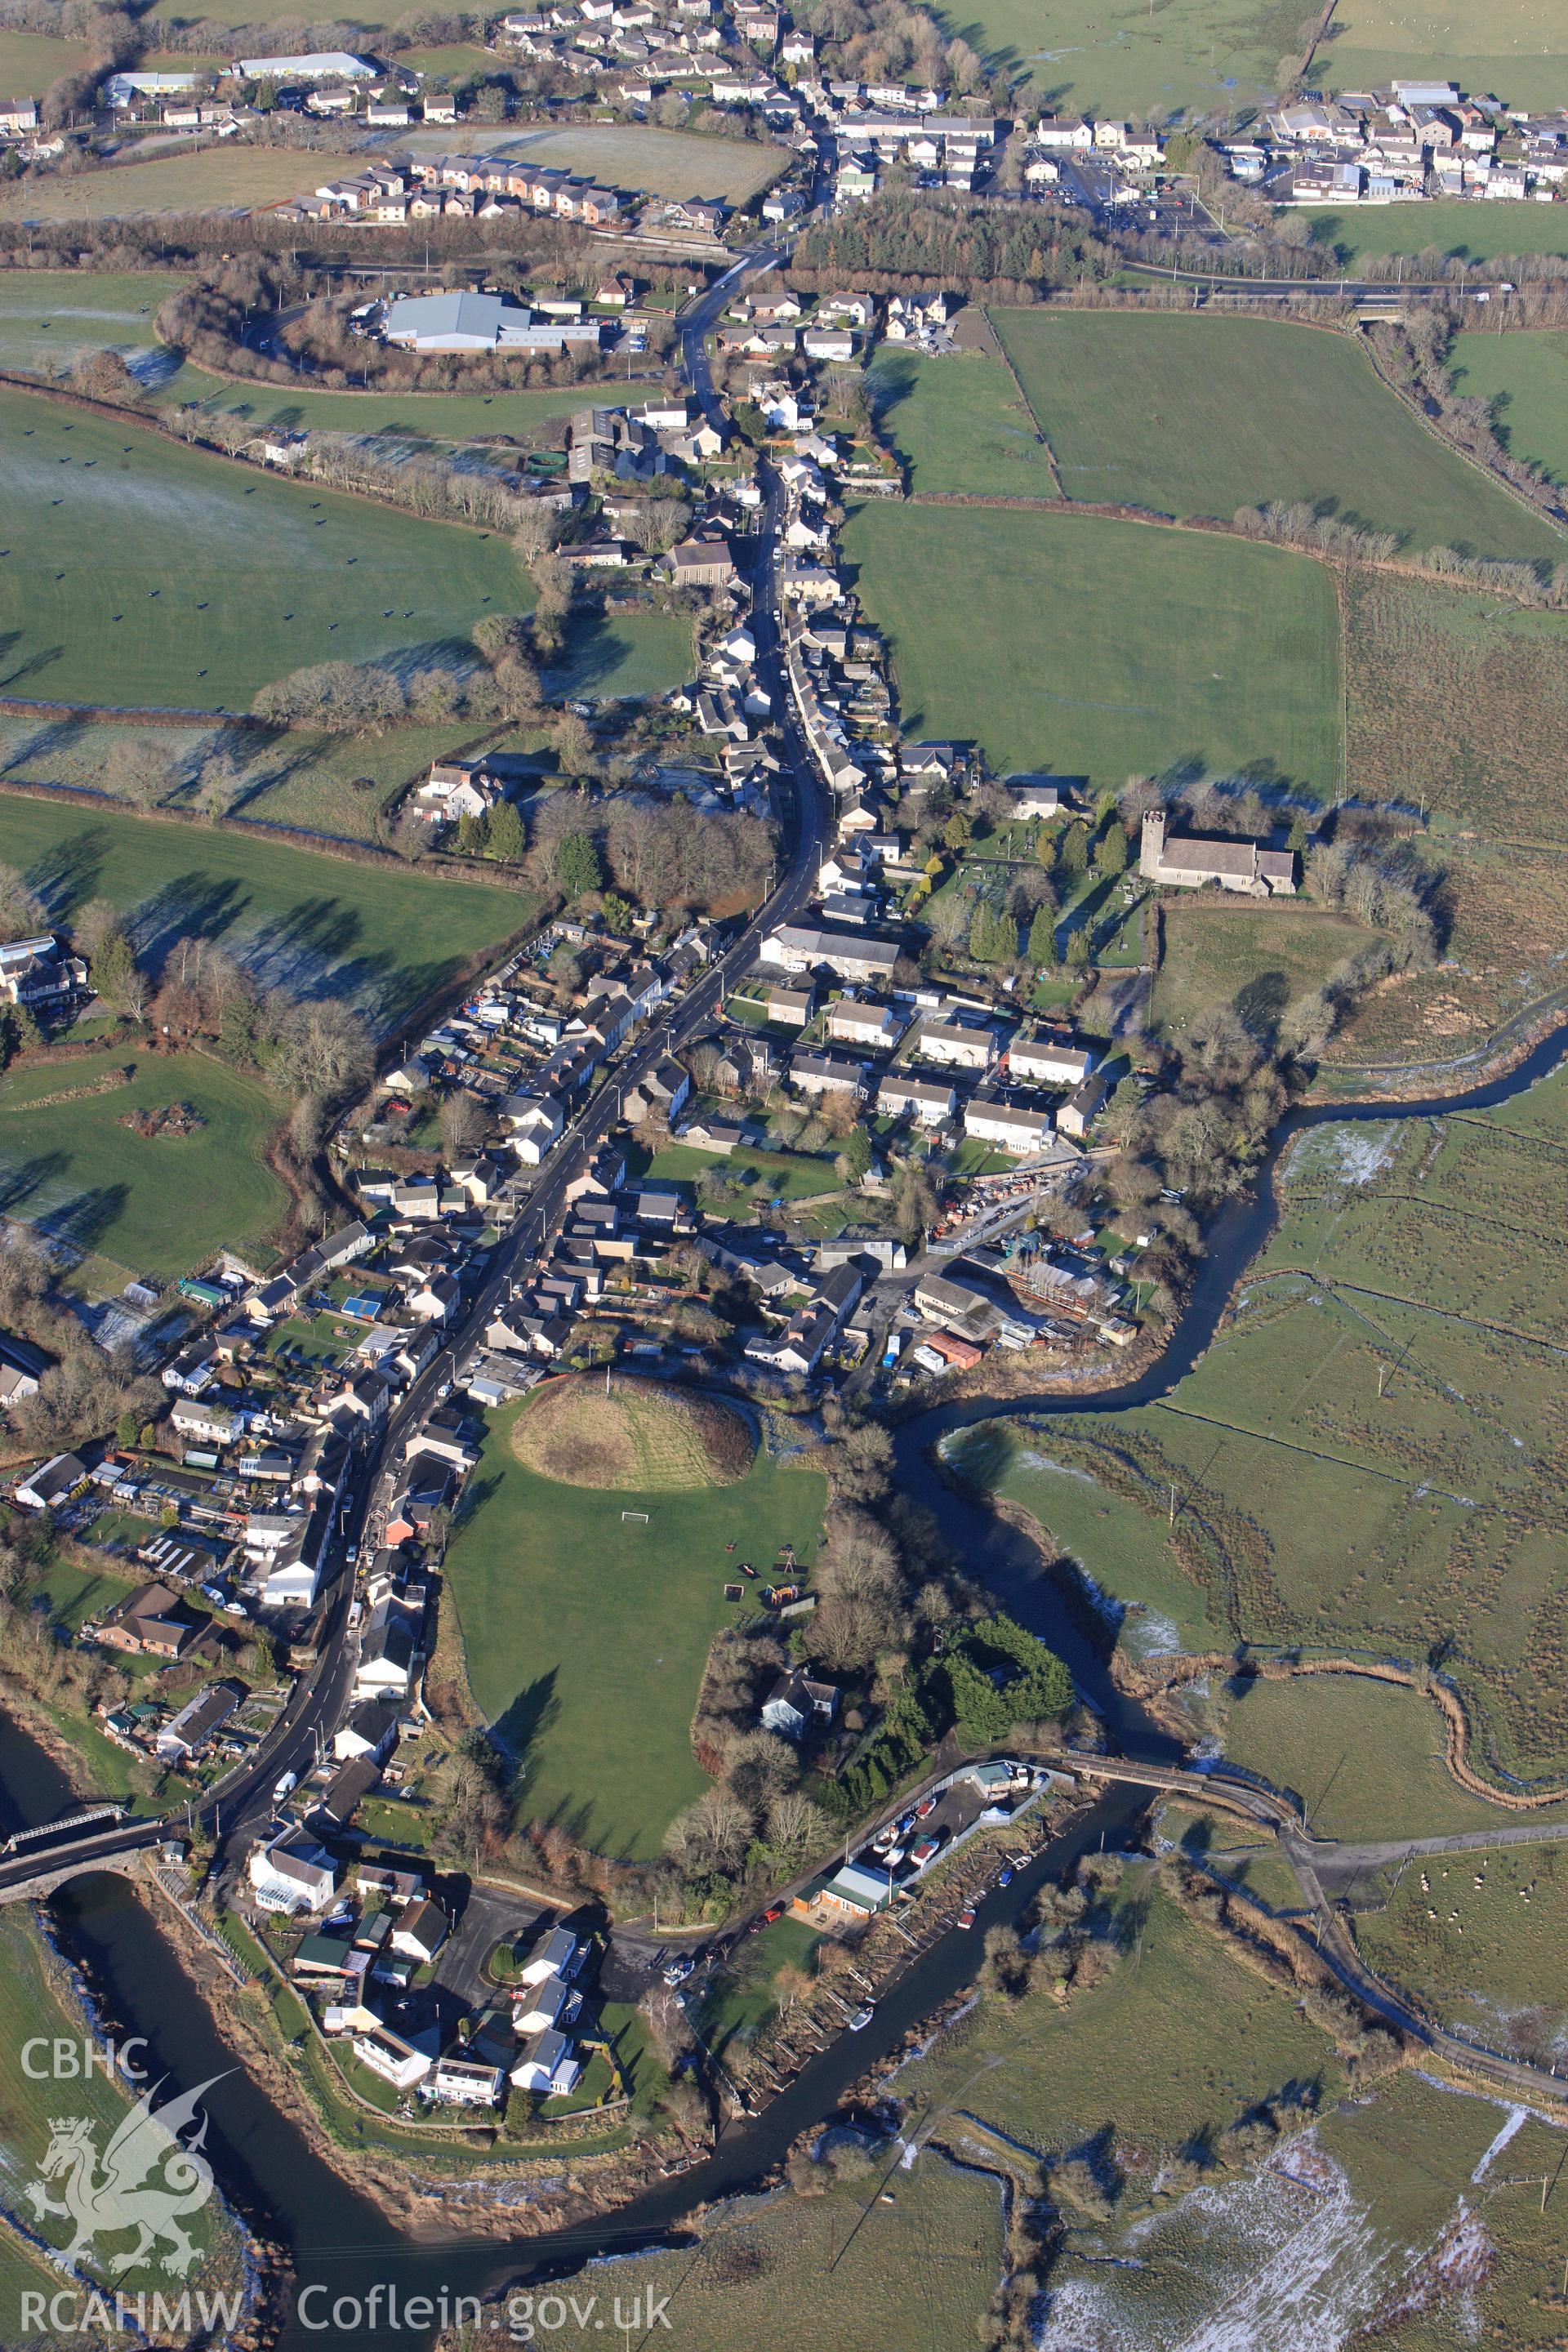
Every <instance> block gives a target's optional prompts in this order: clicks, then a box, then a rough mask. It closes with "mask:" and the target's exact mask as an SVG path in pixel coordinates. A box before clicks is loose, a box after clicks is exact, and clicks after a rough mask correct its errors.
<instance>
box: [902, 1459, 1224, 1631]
mask: <svg viewBox="0 0 1568 2352" xmlns="http://www.w3.org/2000/svg"><path fill="white" fill-rule="evenodd" d="M942 1458H943V1460H944V1461H945V1462H947V1463H949V1464H950V1465H952V1468H953V1469H955V1470H956V1471H958V1472H959V1473H960V1475H962V1476H963V1477H964V1478H965V1479H967V1480H969V1481H970V1482H971V1484H973V1486H976V1487H978V1488H979V1490H980V1491H981V1492H982V1493H983V1494H994V1495H997V1496H1001V1497H1003V1498H1004V1499H1005V1501H1007V1502H1009V1503H1012V1504H1013V1505H1015V1506H1016V1507H1017V1508H1018V1509H1020V1510H1024V1511H1027V1512H1028V1514H1029V1516H1030V1517H1031V1518H1032V1519H1033V1520H1034V1521H1035V1522H1036V1525H1037V1527H1038V1528H1039V1530H1040V1537H1041V1543H1042V1548H1043V1549H1044V1550H1045V1553H1046V1556H1047V1559H1050V1558H1053V1557H1056V1558H1061V1559H1066V1560H1067V1561H1068V1562H1069V1563H1071V1566H1072V1569H1073V1570H1076V1571H1077V1573H1078V1577H1079V1580H1080V1581H1081V1584H1082V1586H1083V1587H1084V1588H1085V1589H1087V1591H1088V1592H1089V1597H1090V1598H1091V1599H1092V1598H1094V1597H1095V1596H1097V1595H1099V1596H1103V1599H1104V1601H1105V1602H1106V1603H1108V1604H1110V1606H1109V1607H1108V1608H1107V1610H1106V1621H1107V1638H1109V1633H1110V1622H1111V1618H1112V1615H1113V1612H1124V1613H1121V1620H1120V1623H1119V1625H1118V1626H1117V1630H1116V1646H1117V1647H1118V1648H1119V1649H1121V1650H1123V1651H1125V1652H1126V1653H1127V1654H1129V1655H1130V1656H1131V1657H1134V1658H1147V1657H1158V1656H1162V1655H1166V1654H1170V1653H1171V1652H1173V1651H1178V1650H1179V1651H1187V1652H1191V1653H1196V1654H1204V1653H1206V1652H1208V1651H1211V1650H1218V1649H1224V1648H1226V1646H1227V1645H1228V1643H1227V1635H1226V1628H1225V1622H1224V1619H1223V1616H1222V1615H1220V1614H1218V1613H1217V1612H1212V1611H1211V1610H1210V1608H1209V1606H1208V1605H1207V1601H1206V1596H1205V1593H1204V1592H1203V1591H1202V1589H1201V1588H1200V1587H1199V1586H1198V1585H1196V1584H1194V1581H1193V1580H1192V1579H1191V1578H1190V1577H1189V1576H1187V1575H1185V1574H1184V1571H1183V1569H1182V1565H1181V1562H1180V1560H1179V1559H1177V1558H1176V1556H1175V1554H1174V1553H1173V1551H1172V1549H1171V1548H1170V1547H1169V1545H1168V1544H1165V1543H1163V1542H1162V1540H1161V1532H1162V1531H1161V1528H1160V1525H1159V1522H1158V1521H1157V1520H1156V1519H1155V1518H1153V1517H1152V1516H1151V1514H1150V1513H1149V1512H1146V1511H1143V1510H1141V1509H1140V1508H1139V1507H1138V1505H1137V1504H1136V1503H1135V1502H1133V1501H1131V1499H1129V1497H1127V1496H1124V1495H1119V1494H1115V1493H1112V1492H1111V1491H1110V1489H1109V1488H1107V1487H1104V1486H1097V1485H1096V1484H1095V1482H1094V1480H1093V1479H1091V1478H1086V1477H1085V1476H1084V1475H1083V1473H1082V1471H1081V1470H1080V1469H1078V1468H1076V1467H1071V1468H1068V1467H1063V1466H1060V1465H1058V1463H1057V1461H1056V1460H1055V1457H1054V1456H1053V1454H1052V1453H1051V1450H1050V1432H1049V1431H1048V1429H1041V1430H1033V1429H1030V1428H1028V1427H1027V1426H1025V1427H1022V1428H1020V1427H1016V1426H1015V1424H1013V1423H1010V1422H1004V1421H997V1422H991V1423H980V1424H978V1425H977V1426H976V1427H975V1428H973V1429H969V1430H963V1431H961V1432H959V1433H956V1434H955V1435H954V1436H952V1437H951V1438H949V1439H948V1440H947V1441H946V1442H945V1444H944V1445H943V1447H942Z"/></svg>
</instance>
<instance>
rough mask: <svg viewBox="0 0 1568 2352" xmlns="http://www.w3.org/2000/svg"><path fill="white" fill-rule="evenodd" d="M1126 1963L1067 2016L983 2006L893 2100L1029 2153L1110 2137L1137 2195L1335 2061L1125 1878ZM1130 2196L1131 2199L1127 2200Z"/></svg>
mask: <svg viewBox="0 0 1568 2352" xmlns="http://www.w3.org/2000/svg"><path fill="white" fill-rule="evenodd" d="M1109 1924H1110V1929H1111V1932H1112V1934H1113V1936H1114V1937H1115V1939H1116V1940H1117V1941H1118V1943H1119V1944H1121V1947H1122V1948H1123V1950H1124V1952H1125V1957H1124V1958H1123V1959H1122V1960H1121V1965H1120V1966H1119V1967H1118V1968H1117V1969H1116V1970H1115V1972H1114V1973H1113V1974H1112V1975H1111V1976H1110V1978H1109V1979H1108V1980H1107V1981H1106V1982H1105V1983H1104V1984H1102V1985H1100V1986H1098V1987H1096V1988H1095V1989H1094V1990H1092V1991H1085V1992H1083V1993H1081V1994H1078V1995H1075V1996H1074V1998H1073V2000H1071V2001H1070V2002H1069V2004H1068V2007H1067V2009H1066V2010H1065V2011H1064V2010H1062V2009H1061V2008H1059V2007H1058V2004H1057V2002H1056V2001H1055V2000H1053V1999H1052V1998H1051V1996H1050V1995H1049V1994H1048V1993H1032V1994H1030V1995H1029V1996H1028V1997H1027V1999H1026V2000H1024V2001H1022V2002H1020V2003H1010V2002H1004V2001H1001V2000H997V1999H995V1997H994V1996H993V1997H991V1998H988V1999H987V2000H984V2001H983V2002H982V2003H981V2005H980V2007H979V2009H978V2010H977V2011H974V2012H973V2015H972V2017H971V2018H969V2019H967V2020H966V2021H965V2022H964V2024H963V2027H962V2028H961V2029H960V2030H959V2031H958V2032H955V2033H951V2034H946V2035H944V2036H943V2037H942V2039H941V2040H940V2041H939V2042H938V2043H937V2045H936V2047H935V2049H934V2050H933V2051H932V2053H931V2056H930V2057H929V2058H926V2059H922V2060H917V2061H916V2063H914V2064H913V2065H912V2066H910V2067H908V2068H906V2069H905V2070H904V2071H903V2072H902V2073H901V2074H900V2077H899V2085H900V2091H901V2092H902V2094H903V2095H904V2096H906V2097H907V2098H909V2099H910V2100H912V2101H913V2102H915V2103H916V2105H919V2106H923V2105H925V2104H926V2102H927V2101H928V2100H929V2101H931V2103H932V2104H933V2105H936V2106H938V2107H942V2106H944V2105H948V2104H949V2103H952V2104H953V2105H958V2106H961V2107H963V2108H965V2109H967V2110H969V2111H970V2112H971V2113H977V2114H978V2115H980V2116H982V2117H984V2121H985V2122H986V2123H988V2124H990V2125H992V2126H994V2127H995V2128H996V2129H998V2130H999V2131H1001V2132H1003V2133H1005V2135H1006V2136H1007V2137H1009V2138H1011V2139H1013V2140H1015V2141H1016V2142H1021V2143H1022V2145H1023V2147H1026V2148H1034V2149H1037V2150H1039V2151H1040V2152H1041V2153H1042V2154H1043V2153H1045V2152H1046V2151H1047V2150H1058V2151H1061V2152H1064V2153H1065V2152H1067V2151H1068V2150H1070V2149H1073V2148H1076V2147H1080V2146H1081V2145H1082V2144H1083V2142H1084V2141H1085V2140H1087V2139H1088V2138H1089V2137H1090V2136H1091V2135H1092V2134H1095V2133H1098V2132H1100V2131H1101V2130H1102V2129H1104V2128H1105V2126H1108V2125H1109V2126H1110V2127H1111V2132H1112V2135H1113V2137H1114V2139H1115V2141H1116V2142H1117V2143H1118V2144H1119V2146H1121V2147H1126V2148H1129V2149H1135V2150H1137V2151H1138V2161H1137V2171H1138V2173H1139V2174H1141V2175H1142V2180H1141V2181H1140V2182H1139V2183H1138V2186H1141V2187H1142V2189H1144V2190H1145V2191H1146V2190H1147V2188H1148V2185H1149V2183H1150V2181H1151V2180H1152V2177H1153V2174H1154V2172H1155V2170H1156V2168H1157V2167H1158V2164H1159V2161H1160V2158H1162V2156H1168V2155H1174V2154H1175V2153H1176V2151H1177V2150H1178V2149H1179V2148H1182V2147H1186V2146H1188V2145H1189V2144H1191V2143H1192V2142H1193V2141H1194V2140H1196V2139H1200V2138H1201V2137H1203V2136H1204V2135H1205V2131H1208V2132H1213V2133H1215V2134H1216V2135H1217V2133H1219V2132H1220V2131H1223V2130H1224V2128H1225V2126H1226V2125H1227V2124H1229V2123H1231V2122H1232V2121H1233V2120H1234V2119H1235V2117H1236V2116H1237V2115H1238V2114H1241V2113H1244V2112H1245V2111H1246V2110H1247V2108H1248V2107H1249V2106H1251V2105H1253V2103H1254V2102H1255V2101H1256V2100H1258V2099H1260V2098H1266V2097H1267V2096H1268V2094H1269V2092H1271V2091H1279V2090H1281V2089H1282V2088H1283V2087H1284V2085H1285V2084H1287V2083H1289V2082H1310V2081H1313V2080H1314V2079H1323V2078H1328V2079H1331V2078H1332V2074H1333V2073H1334V2071H1335V2070H1334V2067H1333V2053H1332V2051H1331V2048H1330V2046H1329V2044H1328V2043H1327V2042H1325V2041H1324V2039H1323V2037H1322V2036H1321V2034H1320V2033H1319V2032H1317V2031H1316V2029H1315V2028H1314V2027H1312V2026H1311V2025H1310V2024H1309V2023H1308V2022H1307V2021H1306V2019H1305V2018H1304V2017H1303V2016H1302V2015H1301V2014H1300V2011H1299V2010H1298V2009H1297V2007H1296V2005H1295V2003H1294V2002H1293V2001H1291V2000H1289V1998H1288V1996H1287V1995H1285V1994H1284V1993H1282V1992H1280V1991H1279V1990H1276V1989H1275V1988H1274V1987H1273V1986H1271V1985H1268V1984H1266V1983H1265V1982H1264V1981H1263V1980H1262V1979H1260V1978H1258V1977H1256V1976H1254V1975H1253V1974H1252V1973H1251V1972H1250V1970H1247V1969H1243V1968H1241V1967H1240V1966H1239V1965H1238V1964H1237V1962H1236V1961H1235V1960H1233V1959H1231V1958H1230V1957H1229V1955H1228V1954H1227V1952H1226V1948H1225V1947H1224V1945H1223V1944H1222V1943H1221V1942H1220V1941H1219V1940H1218V1939H1217V1938H1216V1937H1215V1936H1213V1935H1211V1934H1210V1933H1209V1931H1208V1930H1207V1929H1206V1928H1204V1927H1198V1926H1196V1925H1195V1924H1194V1922H1192V1921H1191V1920H1189V1919H1187V1918H1186V1917H1184V1915H1183V1914H1182V1913H1181V1912H1180V1911H1179V1910H1178V1909H1177V1907H1176V1906H1175V1905H1174V1904H1173V1903H1172V1902H1171V1900H1170V1898H1169V1897H1168V1896H1167V1895H1164V1894H1163V1893H1162V1892H1161V1891H1160V1890H1159V1888H1158V1886H1157V1885H1156V1884H1155V1881H1154V1878H1153V1874H1152V1871H1151V1870H1150V1869H1149V1868H1148V1867H1147V1865H1144V1866H1142V1867H1140V1866H1138V1865H1134V1866H1133V1867H1132V1868H1131V1870H1130V1871H1129V1873H1128V1874H1127V1878H1126V1880H1125V1881H1124V1885H1123V1890H1122V1895H1121V1900H1120V1902H1119V1903H1118V1905H1117V1906H1116V1912H1115V1914H1114V1915H1113V1917H1112V1919H1111V1921H1110V1923H1109ZM1134 2193H1136V2191H1134Z"/></svg>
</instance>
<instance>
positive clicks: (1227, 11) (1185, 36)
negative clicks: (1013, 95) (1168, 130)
mask: <svg viewBox="0 0 1568 2352" xmlns="http://www.w3.org/2000/svg"><path fill="white" fill-rule="evenodd" d="M939 14H940V16H941V18H942V23H943V24H944V25H945V26H946V27H947V30H948V32H949V33H950V34H952V33H957V34H962V35H963V38H964V39H965V40H966V41H968V43H969V45H970V47H972V48H974V49H978V50H979V51H980V52H981V54H982V55H983V56H985V57H988V58H993V59H994V60H995V61H996V62H997V63H999V64H1002V65H1005V66H1006V67H1007V68H1009V71H1010V74H1011V75H1012V76H1013V77H1015V78H1016V79H1024V80H1027V81H1028V82H1030V83H1031V84H1032V87H1031V89H1029V91H1028V94H1027V102H1028V103H1029V104H1030V105H1031V106H1047V107H1055V108H1057V109H1058V110H1059V111H1060V112H1062V113H1064V114H1088V115H1091V116H1097V115H1107V114H1110V115H1119V116H1131V117H1132V118H1134V119H1135V120H1138V121H1142V120H1144V119H1145V118H1146V117H1147V116H1148V115H1149V114H1150V112H1151V110H1152V109H1153V108H1155V107H1163V109H1164V110H1166V112H1167V113H1173V114H1174V113H1181V112H1186V113H1187V114H1188V115H1189V116H1190V117H1192V118H1194V119H1195V118H1197V117H1201V116H1205V115H1208V114H1211V113H1212V114H1215V115H1216V116H1220V117H1225V116H1228V115H1231V114H1233V113H1234V112H1235V111H1236V110H1237V109H1239V108H1242V107H1245V106H1247V105H1248V104H1250V103H1253V102H1255V101H1256V100H1258V99H1260V98H1265V97H1269V96H1272V95H1273V94H1274V93H1275V92H1276V91H1278V90H1279V88H1280V76H1279V58H1280V57H1281V56H1282V55H1283V54H1285V53H1286V52H1294V53H1295V55H1296V56H1297V57H1299V56H1300V47H1301V42H1300V35H1299V33H1298V31H1297V26H1298V25H1299V24H1300V12H1299V11H1298V10H1296V9H1295V8H1294V7H1291V6H1287V5H1283V0H1166V5H1163V6H1161V7H1160V8H1158V9H1153V8H1151V7H1149V6H1147V5H1144V6H1142V7H1140V6H1137V5H1132V0H1081V5H1076V6H1075V5H1072V0H981V5H980V7H979V11H978V13H975V12H974V11H973V10H972V9H970V8H967V7H964V6H963V5H949V6H947V7H946V8H944V9H942V10H941V11H939Z"/></svg>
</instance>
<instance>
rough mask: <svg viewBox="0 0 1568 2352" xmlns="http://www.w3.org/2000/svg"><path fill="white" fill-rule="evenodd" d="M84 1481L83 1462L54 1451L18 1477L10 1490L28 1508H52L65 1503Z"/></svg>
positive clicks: (38, 1509) (47, 1509)
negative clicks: (44, 1460) (35, 1466)
mask: <svg viewBox="0 0 1568 2352" xmlns="http://www.w3.org/2000/svg"><path fill="white" fill-rule="evenodd" d="M86 1484H87V1465H86V1463H85V1462H79V1460H78V1459H77V1457H76V1455H75V1454H51V1455H50V1457H49V1459H48V1460H47V1462H40V1463H39V1465H38V1466H37V1469H36V1470H29V1471H28V1473H27V1475H26V1477H25V1478H18V1479H17V1481H16V1486H14V1487H13V1488H12V1490H11V1491H12V1493H13V1494H14V1495H15V1496H16V1500H17V1501H18V1502H19V1503H23V1504H25V1505H26V1507H27V1509H28V1510H30V1511H52V1510H54V1509H56V1508H57V1507H58V1505H60V1504H61V1503H68V1502H69V1500H70V1498H71V1496H73V1495H76V1494H79V1492H80V1490H81V1488H82V1487H83V1486H86Z"/></svg>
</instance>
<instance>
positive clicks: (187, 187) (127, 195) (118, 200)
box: [0, 58, 311, 221]
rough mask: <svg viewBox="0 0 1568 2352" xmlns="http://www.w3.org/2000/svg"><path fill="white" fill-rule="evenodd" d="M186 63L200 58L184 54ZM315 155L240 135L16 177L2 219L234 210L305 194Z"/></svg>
mask: <svg viewBox="0 0 1568 2352" xmlns="http://www.w3.org/2000/svg"><path fill="white" fill-rule="evenodd" d="M181 62H182V64H184V66H185V67H187V68H195V66H196V65H198V63H199V60H198V59H196V58H184V59H182V61H181ZM310 186H311V180H310V158H309V156H307V155H303V154H301V153H300V151H299V150H298V149H292V150H290V149H289V148H286V147H285V148H279V147H245V146H241V145H240V143H239V142H238V141H234V142H227V143H226V144H225V145H223V146H221V147H206V148H202V149H199V150H197V151H196V152H193V153H191V154H188V155H155V156H151V157H149V158H148V160H147V161H146V162H145V163H109V164H105V165H103V166H102V167H101V168H100V169H99V170H97V171H88V172H78V173H73V174H69V175H65V174H61V173H53V172H51V173H46V174H45V175H44V176H42V177H41V178H40V177H38V176H37V175H35V176H34V177H33V178H31V179H27V180H24V181H20V182H16V183H14V184H12V185H11V186H10V187H9V188H7V189H6V190H5V194H4V195H0V220H14V221H50V220H112V219H115V218H117V217H119V216H120V215H124V214H130V213H188V212H229V211H234V210H248V208H249V207H250V206H251V205H275V204H279V203H280V202H281V201H282V200H283V198H284V197H285V196H300V195H308V194H309V193H310Z"/></svg>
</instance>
